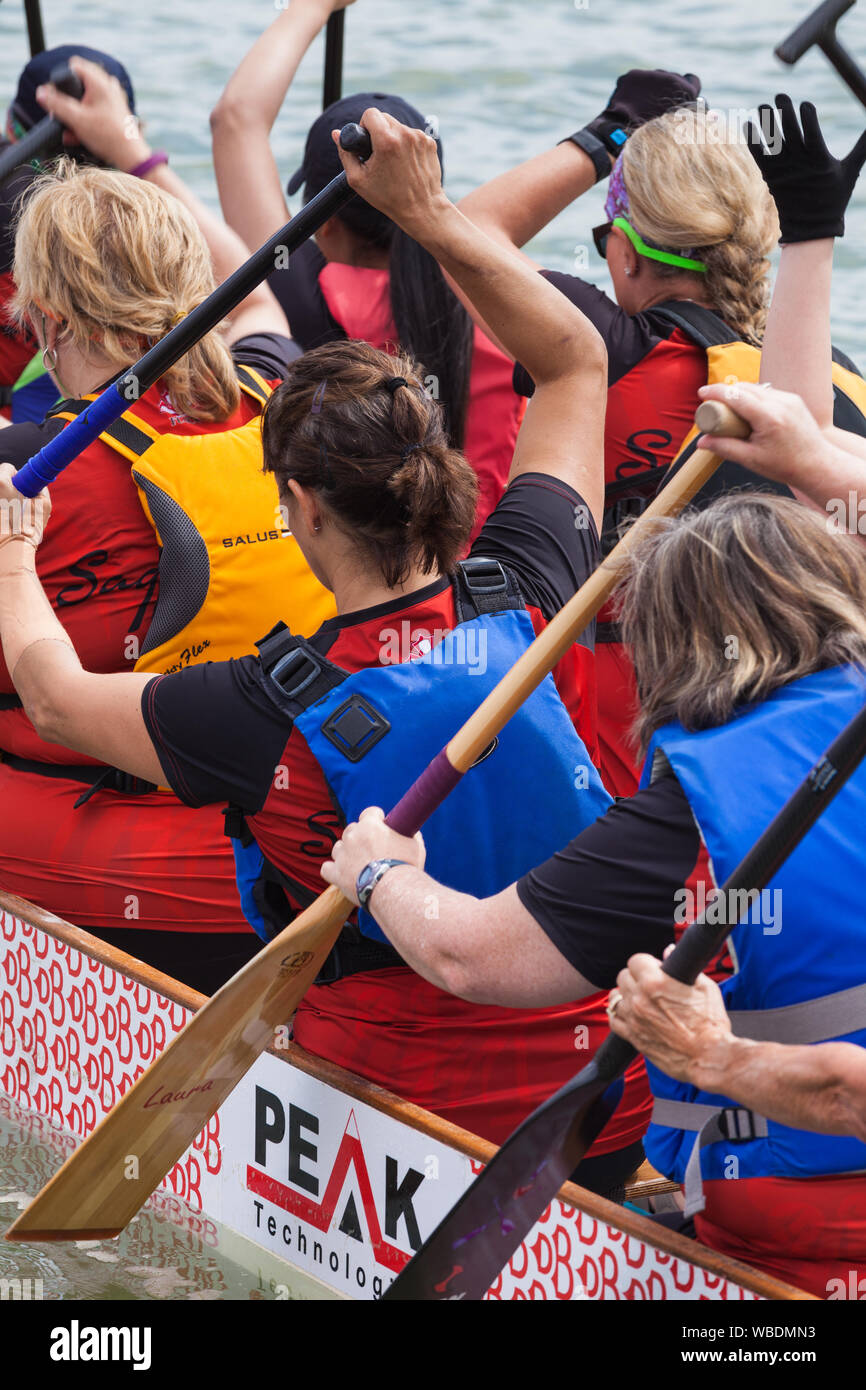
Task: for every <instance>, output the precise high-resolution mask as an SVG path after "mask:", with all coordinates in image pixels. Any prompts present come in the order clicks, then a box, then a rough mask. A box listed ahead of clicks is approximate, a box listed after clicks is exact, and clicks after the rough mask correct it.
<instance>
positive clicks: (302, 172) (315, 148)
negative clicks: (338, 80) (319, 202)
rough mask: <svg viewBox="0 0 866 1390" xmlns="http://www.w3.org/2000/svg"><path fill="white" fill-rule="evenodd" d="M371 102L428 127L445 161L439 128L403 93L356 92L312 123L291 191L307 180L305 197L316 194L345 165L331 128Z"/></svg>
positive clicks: (410, 122) (410, 123) (419, 127)
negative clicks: (399, 94) (397, 95)
mask: <svg viewBox="0 0 866 1390" xmlns="http://www.w3.org/2000/svg"><path fill="white" fill-rule="evenodd" d="M370 106H375V107H377V108H378V110H380V111H385V112H387V114H388V115H389V116H393V117H394V119H395V120H397V121H400V122H401V123H402V124H403V125H407V126H411V127H412V129H413V130H426V131H427V133H428V134H429V135H434V136H435V137H436V148H437V150H438V152H439V163H440V164H441V163H442V143H441V141H440V139H439V135H438V132H437V131H436V130H434V129H433V128H432V125H433V123H432V122H431V121H430V120H429V119H428V118H426V117H424V116H422V115H421V112H420V111H418V110H417V109H416V108H415V107H414V106H410V104H409V102H408V101H404V100H403V98H402V97H395V96H389V95H388V94H387V93H386V92H356V93H354V94H353V95H352V96H349V97H343V98H342V99H341V100H340V101H335V102H333V104H332V105H331V106H328V107H326V108H325V110H324V111H323V112H322V114H321V116H319V117H318V118H317V119H316V120H315V121H314V122H313V124H312V125H311V126H310V131H309V134H308V135H307V145H306V149H305V150H304V162H303V164H302V165H301V167H300V168H299V169H296V170H295V172H294V173H293V174H292V177H291V178H290V179H289V182H288V184H287V192H288V193H289V195H291V194H293V193H297V191H298V189H299V188H300V186H301V184H305V185H306V187H305V190H304V193H305V196H306V198H308V199H309V198H314V197H315V195H316V194H317V193H320V192H321V190H322V189H323V188H324V187H325V185H326V184H327V183H330V182H331V179H335V178H336V177H337V175H338V174H339V173H340V171H341V169H342V167H343V166H342V165H341V163H340V156H339V155H338V154H337V147H336V145H335V144H334V142H333V140H332V139H331V131H332V130H342V128H343V126H344V125H349V124H350V122H352V121H360V119H361V117H362V116H363V114H364V112H365V111H366V110H367V108H368V107H370Z"/></svg>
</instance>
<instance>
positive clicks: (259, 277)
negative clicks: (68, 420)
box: [117, 123, 372, 401]
mask: <svg viewBox="0 0 866 1390" xmlns="http://www.w3.org/2000/svg"><path fill="white" fill-rule="evenodd" d="M340 144H341V145H342V146H343V149H344V150H347V151H348V152H349V153H351V154H354V155H357V156H358V158H359V159H366V158H368V157H369V155H370V154H371V153H372V146H371V144H370V137H369V135H368V134H367V132H366V130H364V129H363V127H362V126H359V125H355V124H354V123H352V124H350V125H346V126H343V129H342V131H341V132H340ZM354 196H355V195H354V193H353V192H352V189H351V188H350V187H349V182H348V179H347V178H346V175H345V173H342V174H338V175H337V177H336V178H335V179H332V180H331V182H330V183H329V184H327V185H326V187H325V188H323V189H322V191H321V193H317V194H316V196H315V198H311V199H310V201H309V202H308V203H306V204H305V206H304V207H303V208H302V209H301V211H300V212H299V213H297V214H296V215H295V216H294V217H293V218H292V220H291V222H287V223H286V225H285V226H284V227H281V228H280V230H279V231H278V232H275V233H274V235H273V236H272V237H271V239H270V241H266V242H265V244H264V246H261V247H259V250H258V251H256V252H255V253H254V254H253V255H252V256H250V258H249V260H248V261H245V262H244V264H243V265H242V266H241V267H240V269H238V270H236V271H235V272H234V274H233V275H230V276H229V278H228V279H227V280H224V281H223V283H222V284H221V285H220V287H219V289H217V290H215V291H214V293H213V294H211V295H208V297H207V299H206V300H205V301H204V303H203V304H200V305H199V306H198V308H197V309H193V311H192V313H190V314H187V316H186V318H185V319H184V320H183V322H182V323H179V324H178V325H177V327H176V328H173V329H172V330H171V332H170V333H167V334H166V336H165V337H164V338H161V339H160V341H159V342H158V343H156V344H155V346H154V347H152V348H151V349H150V351H149V352H147V353H145V355H144V357H142V358H140V359H139V361H138V362H137V363H136V364H135V366H134V367H133V368H132V369H131V370H130V371H129V372H127V373H126V375H125V376H124V377H122V378H121V379H120V381H119V382H118V383H117V391H118V393H119V394H121V395H123V396H124V397H125V398H126V399H127V400H129V401H134V400H138V398H139V396H143V395H144V393H145V391H149V390H150V388H151V386H153V385H154V383H155V382H157V381H159V378H160V377H161V376H163V375H164V374H165V372H167V371H168V369H169V367H172V366H173V365H174V363H175V362H177V360H178V359H179V358H180V357H183V355H184V353H185V352H189V350H190V348H192V347H194V346H195V344H196V343H197V342H198V341H199V339H200V338H203V337H204V336H205V334H207V333H210V332H211V330H212V329H214V328H216V326H217V324H218V323H222V321H223V319H224V318H225V316H226V314H230V313H231V311H232V309H234V308H236V307H237V305H238V304H240V303H241V301H242V300H244V299H246V297H247V295H248V294H251V293H252V291H253V290H254V289H255V288H256V286H257V285H260V284H261V283H262V281H263V280H266V279H267V278H268V276H269V275H270V274H271V272H272V271H273V270H275V269H281V268H283V267H285V266H287V265H288V257H289V256H290V255H291V253H292V252H293V251H297V249H298V247H299V246H302V245H303V243H304V242H305V241H307V240H308V238H309V237H311V236H312V235H313V233H314V232H317V231H318V230H319V228H320V227H321V226H322V225H323V224H324V223H325V222H327V220H328V218H329V217H333V216H334V215H335V214H336V213H338V212H339V211H340V209H341V208H342V207H345V205H346V203H348V202H349V200H350V199H351V198H354Z"/></svg>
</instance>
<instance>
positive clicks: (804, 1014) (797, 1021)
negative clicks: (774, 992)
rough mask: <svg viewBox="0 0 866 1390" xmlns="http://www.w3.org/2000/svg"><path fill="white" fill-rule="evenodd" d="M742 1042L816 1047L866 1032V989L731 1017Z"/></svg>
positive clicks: (732, 1026)
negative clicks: (818, 1044)
mask: <svg viewBox="0 0 866 1390" xmlns="http://www.w3.org/2000/svg"><path fill="white" fill-rule="evenodd" d="M728 1018H729V1019H730V1021H731V1028H732V1029H733V1031H734V1032H735V1033H736V1035H737V1037H739V1038H751V1039H752V1040H753V1041H755V1042H778V1043H816V1042H827V1041H828V1040H829V1039H830V1038H841V1037H844V1036H845V1034H846V1033H857V1032H859V1031H860V1029H861V1028H866V985H854V986H852V988H851V989H841V990H839V992H838V994H823V995H822V996H821V998H820V999H807V1000H806V1001H805V1003H803V1004H786V1005H785V1006H784V1007H783V1008H781V1009H748V1010H742V1011H740V1012H732V1013H729V1014H728Z"/></svg>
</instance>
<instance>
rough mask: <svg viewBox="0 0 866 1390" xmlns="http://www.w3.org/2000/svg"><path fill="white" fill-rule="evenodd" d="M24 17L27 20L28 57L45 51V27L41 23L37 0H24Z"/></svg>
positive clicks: (33, 56)
mask: <svg viewBox="0 0 866 1390" xmlns="http://www.w3.org/2000/svg"><path fill="white" fill-rule="evenodd" d="M24 17H25V19H26V20H27V39H28V42H29V44H30V57H31V58H35V57H36V54H37V53H44V52H45V29H44V27H43V24H42V9H41V7H40V4H39V0H24Z"/></svg>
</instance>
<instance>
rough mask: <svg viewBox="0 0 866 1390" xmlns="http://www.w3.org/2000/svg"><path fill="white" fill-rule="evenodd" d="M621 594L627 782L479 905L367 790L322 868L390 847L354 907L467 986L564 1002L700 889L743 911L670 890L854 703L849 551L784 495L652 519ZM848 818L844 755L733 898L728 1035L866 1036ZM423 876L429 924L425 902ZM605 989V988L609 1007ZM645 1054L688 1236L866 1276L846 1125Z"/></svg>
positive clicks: (751, 830)
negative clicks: (634, 688) (387, 868)
mask: <svg viewBox="0 0 866 1390" xmlns="http://www.w3.org/2000/svg"><path fill="white" fill-rule="evenodd" d="M620 610H621V612H620V617H621V622H622V625H623V631H624V633H625V635H626V640H627V641H628V642H629V643H630V645H631V647H632V650H633V652H634V662H635V671H636V675H637V681H638V687H639V690H640V696H641V707H640V711H639V714H638V717H637V721H636V724H635V733H636V735H637V740H638V743H639V746H640V749H641V751H642V752H646V754H647V756H646V765H645V772H644V780H643V783H642V786H641V789H640V790H639V791H638V792H637V794H636V795H635V796H633V797H631V798H629V799H626V800H622V801H619V802H618V803H616V804H615V805H614V806H613V807H611V809H610V810H609V811H608V812H607V814H606V815H604V816H603V817H601V818H600V819H599V820H596V821H595V822H594V824H592V825H591V826H589V827H588V828H587V829H585V830H584V831H583V832H582V833H581V834H580V835H579V836H578V837H577V838H576V839H575V840H573V841H572V843H571V844H570V845H567V846H566V847H565V848H564V849H563V850H561V851H560V852H559V853H557V854H556V855H554V856H553V858H551V859H550V860H548V861H547V863H545V864H541V865H540V866H539V867H538V868H536V869H534V870H533V871H532V872H530V873H528V874H526V875H525V876H524V877H523V878H521V879H519V880H518V881H517V882H516V883H513V884H512V885H511V886H510V887H509V888H507V889H505V890H504V891H503V892H501V893H498V894H496V895H495V896H493V897H490V898H487V899H483V900H479V899H476V898H472V897H469V896H467V895H462V894H457V893H453V892H450V891H449V890H447V889H444V888H443V887H441V885H439V884H437V883H434V882H433V881H432V880H431V879H430V878H429V877H428V876H427V875H425V873H424V872H423V868H424V845H423V841H422V840H421V837H420V836H419V837H416V839H415V840H408V839H404V838H402V837H400V836H398V835H395V834H394V832H393V831H391V830H389V829H388V828H387V827H386V826H385V825H384V824H383V821H382V813H381V811H379V810H378V809H377V808H371V809H369V810H368V811H366V812H365V813H364V815H363V816H362V817H361V819H360V821H359V822H358V823H357V824H355V825H352V826H349V827H348V828H347V830H346V831H345V833H344V835H343V838H342V840H341V841H340V842H339V843H338V844H337V845H335V847H334V851H333V857H332V860H331V862H330V863H329V864H327V865H325V867H324V869H323V876H324V877H325V878H326V879H327V880H328V881H329V882H331V883H336V884H338V885H339V887H340V889H341V891H342V892H343V893H345V894H346V896H347V897H355V895H356V891H357V890H356V884H357V881H358V878H359V876H361V877H362V876H363V875H364V873H365V870H368V868H369V865H370V864H371V863H372V862H375V861H378V860H385V859H388V860H391V861H393V860H398V861H402V866H401V867H398V868H394V869H393V870H392V871H391V872H390V873H389V874H388V875H387V876H386V877H385V878H384V879H383V880H382V882H381V883H380V884H379V885H378V886H377V887H376V889H375V891H374V893H373V895H372V898H371V900H370V911H372V913H373V914H374V916H375V918H376V921H377V922H378V923H379V925H380V926H381V927H382V929H383V931H384V932H385V934H386V935H387V936H388V938H389V940H391V942H392V943H393V944H394V945H395V946H396V947H397V949H398V950H399V951H400V953H401V954H402V955H403V956H404V958H405V959H406V960H408V961H409V962H410V963H411V965H412V966H413V968H414V969H415V970H416V971H418V972H419V973H420V974H422V975H424V976H425V977H426V978H427V979H428V980H431V981H433V982H435V983H436V984H437V985H439V986H440V987H441V988H444V989H448V990H451V991H453V992H454V993H456V994H458V995H460V996H461V997H463V998H468V999H474V1000H477V1001H480V1002H482V1001H483V1002H484V1003H487V1004H500V1005H507V1006H511V1007H514V1006H520V1005H523V1006H529V1005H532V1006H533V1007H539V1006H543V1005H546V1004H553V1003H555V1002H561V1001H564V1000H566V999H575V998H580V997H582V996H583V995H585V994H587V993H589V992H590V991H592V990H597V989H603V988H610V987H611V986H613V985H614V984H615V982H616V979H617V974H618V972H619V971H620V970H621V969H622V967H624V966H625V964H626V962H627V961H628V959H629V958H630V957H631V956H633V955H634V954H636V953H639V952H644V953H650V954H651V955H655V956H661V954H662V952H663V951H664V949H665V947H666V946H667V945H668V944H669V943H670V941H671V939H672V937H673V934H674V923H675V921H677V920H679V921H683V920H686V917H687V916H692V915H696V914H697V911H700V910H701V909H702V907H705V908H706V911H707V913H708V915H709V916H710V917H711V918H712V917H713V916H715V920H716V921H718V922H724V921H725V920H729V921H737V920H738V918H737V916H736V915H735V913H734V912H733V910H732V909H733V904H729V903H728V902H727V901H726V900H725V899H724V898H723V897H722V895H721V894H720V893H719V892H718V890H711V891H710V893H709V895H708V900H707V902H706V904H702V903H700V902H699V903H697V904H695V903H689V902H687V901H686V900H687V898H688V892H687V890H686V889H684V887H683V885H684V883H685V881H686V879H687V877H688V874H689V872H690V869H691V866H692V865H693V863H694V860H695V856H696V853H697V850H698V846H699V843H700V842H701V841H703V843H704V844H705V845H706V848H707V849H708V851H709V855H710V859H711V862H712V865H713V867H714V871H715V877H716V880H717V882H719V883H721V882H723V881H724V880H725V879H726V878H727V877H728V875H729V873H730V872H731V870H732V869H733V867H734V866H735V865H736V864H738V863H739V861H740V860H741V859H742V858H743V857H744V855H745V853H746V852H747V850H748V849H749V848H750V847H751V846H752V844H753V843H754V842H755V841H756V840H757V839H758V837H759V835H760V834H761V833H762V832H763V830H764V829H765V828H766V826H767V825H768V824H769V822H770V821H771V820H772V819H773V817H774V815H775V814H776V813H777V811H778V810H779V809H780V808H781V806H782V805H783V804H784V802H785V801H786V800H787V799H788V797H789V796H790V795H791V793H792V792H793V791H794V789H795V788H796V787H797V786H798V785H799V783H800V782H801V781H802V780H803V778H804V776H805V775H806V774H807V773H808V771H809V769H810V768H811V767H812V766H813V765H814V764H815V762H816V761H817V760H818V758H819V757H820V756H821V755H822V754H823V753H824V751H825V749H826V748H827V747H828V746H829V744H830V743H831V742H832V741H833V738H834V737H835V736H836V735H837V734H838V733H839V731H840V730H841V729H842V727H843V726H844V725H845V724H846V723H847V722H848V720H849V719H850V718H851V717H852V716H853V715H854V713H855V712H856V711H857V710H858V709H859V708H861V707H862V705H863V702H864V700H866V676H864V670H863V668H864V665H866V616H864V614H866V556H864V554H863V549H862V547H861V546H860V545H859V544H858V543H857V542H856V541H855V540H854V539H853V538H852V537H849V536H847V535H839V534H836V533H834V532H832V531H830V530H828V528H827V526H826V520H825V519H824V518H822V517H821V516H819V515H818V514H817V513H816V512H813V511H811V510H809V509H807V508H805V507H803V506H802V505H800V504H799V503H796V502H794V501H791V500H789V499H784V498H771V497H765V496H761V495H758V494H741V495H737V496H732V497H729V498H726V499H723V500H721V501H719V502H716V503H714V504H713V505H712V506H711V507H709V508H708V509H707V510H705V511H703V512H697V511H693V512H691V513H688V514H686V515H684V516H683V517H681V518H679V519H678V520H676V521H663V522H660V523H658V524H657V525H656V527H655V529H653V530H651V531H650V532H649V533H648V534H647V535H646V536H645V538H644V539H643V540H642V541H640V542H638V543H637V544H636V546H635V548H634V549H633V551H632V554H631V560H630V564H629V568H628V572H627V574H626V576H625V579H624V582H623V586H622V589H621V595H620ZM864 816H866V768H861V769H860V770H859V771H858V772H857V773H856V774H855V775H854V776H853V777H852V779H851V780H850V782H849V783H848V784H847V785H846V787H845V788H844V789H843V790H842V791H841V792H840V793H839V795H838V797H837V798H836V800H835V801H834V802H833V805H832V806H831V808H830V809H829V810H828V811H827V812H826V813H825V815H824V816H823V817H822V819H821V820H820V821H819V822H818V824H817V825H816V826H815V827H814V828H813V829H812V830H811V831H810V832H809V834H808V835H807V837H806V838H805V840H804V841H803V843H802V844H801V845H800V847H799V848H798V849H797V851H796V852H795V853H794V854H793V855H792V856H791V857H790V859H789V860H788V862H787V863H786V865H785V866H784V867H783V869H782V870H781V871H780V873H779V874H778V875H777V876H776V877H775V878H774V879H773V880H772V882H771V884H770V885H769V886H768V888H767V889H765V890H764V892H762V893H760V894H759V893H757V892H755V893H753V894H752V895H750V899H749V906H748V912H747V914H746V915H745V916H744V917H743V919H742V920H741V921H740V922H739V925H737V926H736V927H734V928H733V930H732V932H731V946H732V952H733V954H734V957H735V965H736V970H735V973H734V975H733V977H732V978H731V979H730V980H729V981H728V982H726V983H725V985H724V986H723V988H722V992H723V995H724V998H725V1003H726V1006H727V1008H728V1010H729V1013H730V1015H731V1023H732V1026H733V1027H734V1029H735V1030H736V1031H737V1032H738V1033H740V1034H742V1035H743V1036H746V1037H759V1038H763V1039H766V1040H772V1041H777V1042H784V1043H792V1044H811V1043H815V1042H825V1041H835V1040H838V1039H840V1038H845V1039H846V1040H847V1042H849V1043H852V1044H855V1045H857V1046H860V1047H863V1046H866V987H864V986H863V980H864V978H866V975H864V970H866V926H864V919H863V912H862V889H861V883H862V873H863V860H864V854H863V848H862V841H861V827H862V825H863V822H864ZM431 894H432V895H433V898H434V900H435V901H436V904H437V911H438V916H437V917H436V919H435V921H430V920H427V919H426V917H425V912H424V906H425V904H426V903H429V902H430V901H431V896H430V895H431ZM722 914H725V915H722ZM618 1005H619V998H618V996H617V995H615V996H614V998H613V1001H612V1003H611V1004H610V1005H609V1010H611V1011H612V1012H613V1013H614V1014H615V1013H616V1009H617V1007H618ZM648 1070H649V1073H650V1080H651V1084H652V1088H653V1092H654V1095H655V1108H654V1112H653V1123H652V1125H651V1127H650V1130H649V1133H648V1135H647V1139H646V1141H645V1147H646V1150H647V1153H648V1156H649V1158H650V1160H651V1162H653V1163H654V1164H655V1166H656V1167H657V1168H659V1169H661V1171H662V1172H664V1173H666V1174H667V1175H669V1176H670V1177H673V1178H675V1179H676V1180H677V1181H680V1182H683V1183H684V1185H685V1193H686V1216H687V1217H689V1216H691V1215H694V1217H695V1229H696V1232H697V1235H698V1237H699V1239H700V1240H702V1241H703V1242H704V1243H705V1244H707V1245H709V1246H712V1247H713V1248H714V1249H718V1250H721V1251H723V1252H725V1253H726V1254H729V1255H733V1256H737V1257H739V1258H742V1259H746V1260H748V1261H749V1262H750V1263H752V1264H754V1265H756V1266H757V1267H758V1268H761V1269H764V1270H766V1271H767V1272H770V1273H772V1274H774V1275H776V1276H777V1277H780V1278H783V1279H786V1280H788V1281H789V1282H791V1283H794V1284H797V1285H800V1286H802V1287H804V1288H807V1289H810V1290H812V1291H814V1292H816V1293H818V1294H820V1295H824V1296H826V1294H827V1292H828V1291H829V1290H830V1287H831V1285H830V1281H831V1280H839V1279H842V1280H843V1281H844V1279H845V1278H847V1271H848V1270H850V1269H852V1268H859V1267H862V1270H861V1272H866V1181H864V1179H863V1177H862V1176H860V1175H861V1174H862V1173H863V1171H864V1169H866V1143H864V1142H863V1139H862V1136H860V1137H856V1136H854V1135H852V1134H851V1132H850V1130H849V1132H848V1136H847V1137H834V1136H832V1135H829V1134H826V1133H825V1134H815V1133H808V1132H806V1131H805V1130H803V1129H800V1128H797V1127H791V1125H790V1124H782V1123H779V1122H777V1121H776V1120H774V1119H772V1118H769V1117H767V1116H765V1115H762V1114H761V1113H759V1112H758V1110H757V1109H755V1110H752V1109H750V1108H748V1100H749V1098H748V1097H743V1096H742V1095H740V1094H738V1100H739V1102H740V1103H739V1104H735V1103H734V1101H732V1100H728V1099H726V1098H725V1096H724V1095H721V1094H718V1093H715V1094H714V1093H712V1088H710V1089H709V1090H706V1089H701V1088H700V1087H699V1086H698V1085H695V1084H691V1083H689V1082H687V1081H678V1080H677V1079H676V1078H675V1076H671V1075H669V1074H666V1073H665V1072H663V1071H661V1070H660V1069H659V1068H657V1067H654V1066H652V1065H649V1066H648ZM744 1100H745V1101H746V1104H743V1101H744ZM753 1104H755V1105H756V1106H757V1104H758V1100H757V1098H756V1099H755V1101H754V1102H753ZM731 1179H735V1181H731ZM833 1287H840V1285H833Z"/></svg>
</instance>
